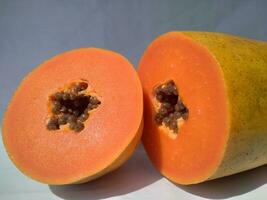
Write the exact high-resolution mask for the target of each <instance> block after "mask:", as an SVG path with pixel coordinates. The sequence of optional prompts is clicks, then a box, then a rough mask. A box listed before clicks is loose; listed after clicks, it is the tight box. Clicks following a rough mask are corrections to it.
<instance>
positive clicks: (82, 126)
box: [2, 48, 143, 185]
mask: <svg viewBox="0 0 267 200" xmlns="http://www.w3.org/2000/svg"><path fill="white" fill-rule="evenodd" d="M142 116H143V93H142V87H141V83H140V80H139V78H138V75H137V73H136V71H135V70H134V68H133V67H132V65H131V64H130V63H129V62H128V61H127V60H126V59H125V58H124V57H123V56H121V55H119V54H117V53H115V52H112V51H109V50H103V49H97V48H82V49H76V50H71V51H68V52H65V53H62V54H59V55H57V56H55V57H53V58H51V59H49V60H48V61H46V62H44V63H43V64H41V65H40V66H38V67H37V68H36V69H34V70H33V71H32V72H31V73H29V75H27V76H26V77H25V78H24V80H23V81H22V82H21V84H20V86H19V87H18V89H17V90H16V92H15V94H14V96H13V98H12V100H11V101H10V103H9V105H8V108H7V110H6V113H5V115H4V119H3V131H2V132H3V142H4V145H5V147H6V150H7V153H8V155H9V157H10V159H11V160H12V161H13V162H14V164H15V165H16V166H17V167H18V168H19V169H20V170H21V171H22V172H23V173H25V174H26V175H28V176H29V177H31V178H33V179H35V180H38V181H40V182H43V183H47V184H53V185H62V184H72V183H82V182H86V181H89V180H92V179H95V178H97V177H99V176H102V175H103V174H105V173H108V172H110V171H112V170H114V169H116V168H118V167H119V166H120V165H121V164H123V163H124V162H125V161H126V160H127V159H128V158H129V157H130V155H131V154H132V153H133V151H134V149H135V147H136V146H137V144H138V141H139V139H140V137H141V133H142V125H143V124H142Z"/></svg>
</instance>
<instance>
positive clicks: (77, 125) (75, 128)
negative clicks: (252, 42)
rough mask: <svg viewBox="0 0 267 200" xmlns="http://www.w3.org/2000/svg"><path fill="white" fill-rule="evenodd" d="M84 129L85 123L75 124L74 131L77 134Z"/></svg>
mask: <svg viewBox="0 0 267 200" xmlns="http://www.w3.org/2000/svg"><path fill="white" fill-rule="evenodd" d="M83 129H84V125H83V123H81V122H79V121H77V123H76V124H75V127H74V131H76V132H80V131H81V130H83Z"/></svg>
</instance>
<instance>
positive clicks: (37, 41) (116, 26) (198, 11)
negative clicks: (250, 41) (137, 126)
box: [0, 0, 267, 200]
mask: <svg viewBox="0 0 267 200" xmlns="http://www.w3.org/2000/svg"><path fill="white" fill-rule="evenodd" d="M266 8H267V1H266V0H221V1H220V0H217V1H216V0H201V1H199V0H112V1H111V0H110V1H104V0H64V1H63V0H45V1H44V0H23V1H21V0H0V116H1V115H2V114H3V111H4V108H5V107H6V106H7V104H8V101H9V99H10V98H11V95H12V93H13V92H14V90H15V88H16V87H17V85H18V84H19V82H20V80H21V79H22V77H23V76H25V75H26V74H27V73H28V72H29V71H30V70H32V69H33V68H34V67H35V66H36V65H38V64H40V63H41V62H43V61H44V60H46V59H48V58H49V57H51V56H54V55H55V54H58V53H60V52H62V51H66V50H69V49H73V48H79V47H85V46H96V47H100V48H107V49H111V50H115V51H117V52H119V53H121V54H123V55H125V56H126V57H127V58H128V59H129V60H130V62H132V63H133V64H134V65H135V66H137V63H138V61H139V59H140V57H141V55H142V53H143V51H144V49H145V48H146V47H147V45H148V44H149V43H150V42H151V41H152V40H153V39H154V38H155V37H157V36H158V35H159V34H161V33H164V32H168V31H171V30H202V31H218V32H228V33H232V34H238V35H241V36H245V37H250V38H255V39H261V40H267V23H266V19H267V17H266V16H267V14H266V10H267V9H266ZM227 198H229V199H231V198H232V199H242V200H245V199H246V200H266V199H267V166H263V167H260V168H257V169H254V170H251V171H249V172H245V173H241V174H238V175H235V176H231V177H228V178H223V179H219V180H215V181H210V182H207V183H203V184H199V185H195V186H186V187H185V186H176V185H174V184H173V183H171V182H169V181H168V180H166V179H165V178H162V176H161V175H160V174H159V173H158V172H157V171H156V170H155V169H154V168H153V167H152V165H151V164H150V162H149V161H148V160H147V157H146V155H145V153H144V151H143V149H142V148H141V147H139V149H138V151H137V152H136V153H135V154H134V156H133V157H132V158H131V159H130V160H129V161H128V162H127V163H126V164H125V165H124V166H123V167H122V168H120V169H118V170H117V171H115V172H114V173H111V174H109V175H106V176H104V177H103V178H101V179H99V180H96V181H93V182H90V183H87V184H83V185H76V186H64V187H55V186H51V187H49V186H47V185H44V184H40V183H38V182H35V181H32V180H31V179H29V178H27V177H25V176H24V175H23V174H21V173H20V172H19V171H18V170H17V169H16V168H15V167H14V165H13V164H12V163H11V162H10V161H9V159H8V158H7V155H6V153H5V151H4V148H3V146H2V142H0V200H50V199H55V200H56V199H66V200H91V199H96V200H97V199H124V200H131V199H135V200H142V199H144V200H147V199H148V200H150V199H151V200H154V199H156V200H157V199H159V200H161V199H162V200H172V199H175V200H183V199H188V200H189V199H190V200H192V199H227Z"/></svg>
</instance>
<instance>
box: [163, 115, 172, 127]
mask: <svg viewBox="0 0 267 200" xmlns="http://www.w3.org/2000/svg"><path fill="white" fill-rule="evenodd" d="M170 121H171V119H170V118H169V117H164V119H163V122H164V124H165V125H169V124H170Z"/></svg>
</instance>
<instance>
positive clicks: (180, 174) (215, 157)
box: [138, 32, 267, 184]
mask: <svg viewBox="0 0 267 200" xmlns="http://www.w3.org/2000/svg"><path fill="white" fill-rule="evenodd" d="M138 74H139V77H140V79H141V82H142V85H143V91H144V133H143V136H142V140H143V144H144V146H145V149H146V152H147V153H148V156H149V158H150V160H151V161H152V162H153V164H154V165H155V167H156V168H157V169H158V170H159V171H160V172H161V173H162V174H163V175H164V176H166V177H167V178H169V179H170V180H172V181H173V182H175V183H179V184H195V183H200V182H203V181H206V180H211V179H215V178H219V177H223V176H228V175H231V174H235V173H238V172H242V171H245V170H248V169H251V168H255V167H257V166H260V165H263V164H266V163H267V123H266V122H267V113H266V109H267V43H266V42H261V41H255V40H250V39H246V38H242V37H237V36H233V35H228V34H222V33H209V32H169V33H166V34H163V35H161V36H160V37H158V38H157V39H156V40H154V41H153V42H152V43H151V44H150V45H149V47H148V48H147V49H146V51H145V53H144V55H143V57H142V59H141V61H140V63H139V67H138Z"/></svg>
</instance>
